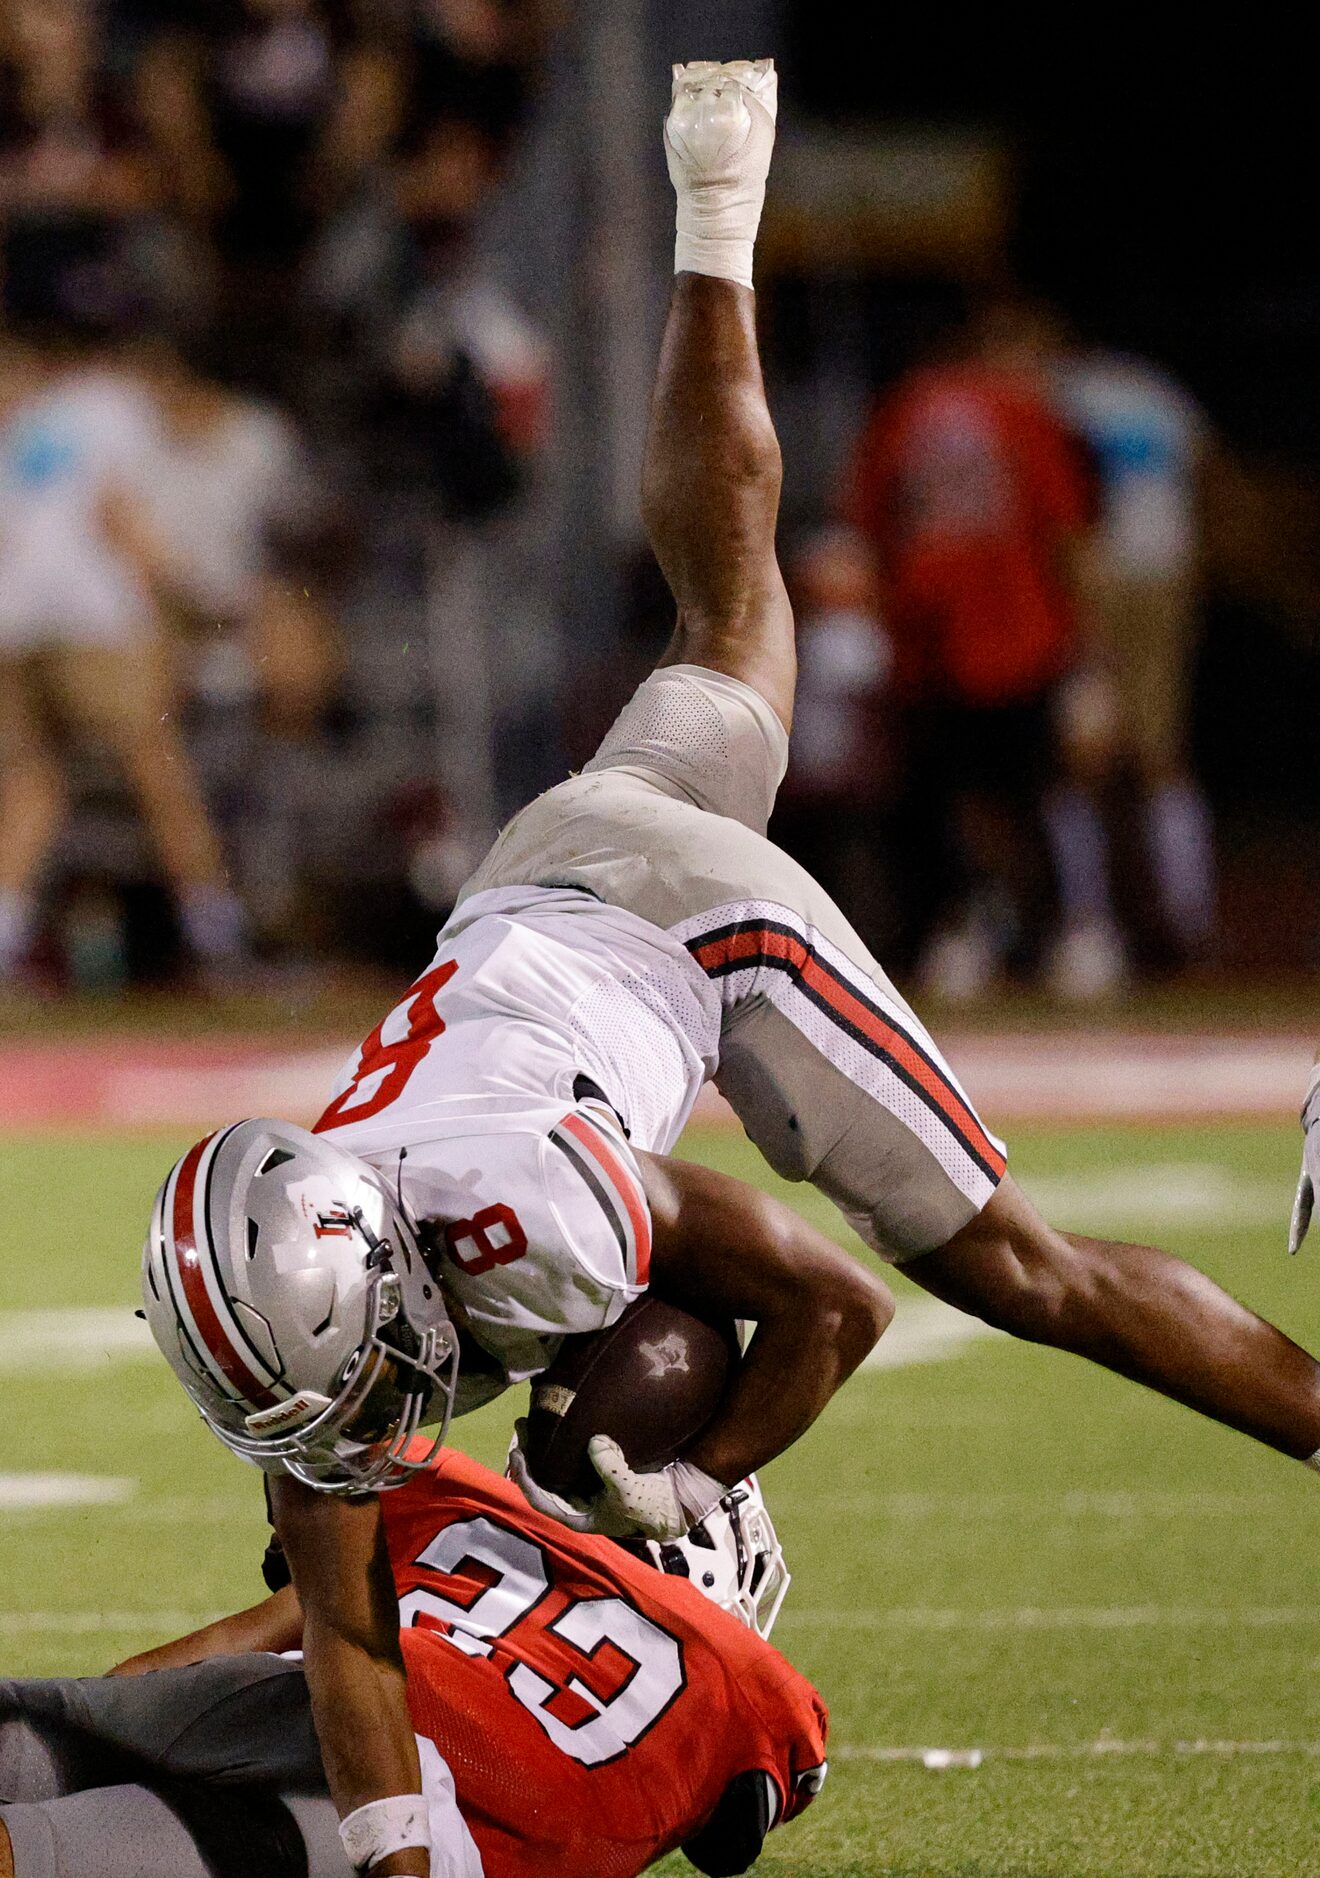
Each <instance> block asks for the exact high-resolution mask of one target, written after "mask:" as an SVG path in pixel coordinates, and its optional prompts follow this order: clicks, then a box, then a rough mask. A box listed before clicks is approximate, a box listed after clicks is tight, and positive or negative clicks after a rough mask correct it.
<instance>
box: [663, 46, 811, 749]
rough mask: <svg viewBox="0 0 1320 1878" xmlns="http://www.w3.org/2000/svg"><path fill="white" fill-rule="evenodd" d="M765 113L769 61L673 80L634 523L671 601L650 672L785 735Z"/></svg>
mask: <svg viewBox="0 0 1320 1878" xmlns="http://www.w3.org/2000/svg"><path fill="white" fill-rule="evenodd" d="M733 73H737V74H741V82H739V81H738V79H737V78H736V77H731V76H730V75H731V74H733ZM775 108H776V107H775V74H774V71H773V69H772V68H770V67H769V65H768V62H766V61H761V62H759V63H757V64H752V63H750V62H741V63H739V64H738V65H737V66H735V67H725V68H721V69H720V70H714V69H712V68H707V67H703V66H700V65H696V66H688V67H686V68H685V71H684V73H683V74H682V75H680V76H679V79H678V82H677V84H676V88H675V100H674V108H673V110H672V111H671V113H670V117H669V121H668V123H667V125H666V129H665V148H666V154H667V156H668V159H669V173H670V177H671V179H672V181H673V184H674V189H675V193H676V195H677V198H678V238H677V244H676V253H675V265H676V267H677V268H678V270H679V271H678V272H677V274H676V277H675V280H674V290H673V297H672V299H671V301H670V307H669V319H668V324H667V326H666V328H665V336H664V342H663V345H662V347H661V352H660V365H659V371H658V374H657V377H656V386H655V396H654V400H653V403H652V406H651V422H650V429H649V433H648V436H647V445H646V457H645V462H644V466H643V471H642V517H643V520H644V522H645V524H646V528H647V532H648V534H649V535H650V538H651V545H652V547H653V548H654V550H655V554H656V559H657V560H658V561H659V563H660V566H661V568H662V569H663V571H664V574H665V578H666V579H667V580H668V582H669V585H670V588H671V590H672V592H673V595H674V598H675V600H676V601H677V603H678V626H677V630H676V632H675V634H674V639H673V643H672V644H671V646H670V648H669V651H668V653H667V654H666V656H665V659H664V660H663V661H662V663H664V664H691V665H703V666H706V667H708V668H709V669H711V670H713V671H717V672H727V673H728V674H729V675H730V676H731V677H734V678H740V679H742V680H743V681H744V683H746V684H749V685H752V686H754V687H755V688H756V690H757V691H759V692H760V693H761V695H762V696H763V697H765V698H766V699H768V700H769V702H770V704H771V705H773V707H774V709H775V710H776V712H777V713H778V714H779V716H780V718H781V719H782V720H783V722H784V725H785V727H786V728H787V727H789V726H790V725H791V724H792V721H793V689H794V685H795V682H796V676H797V659H796V652H795V648H794V640H793V613H792V609H791V607H790V605H789V601H788V594H787V592H786V590H785V587H784V581H783V577H782V575H781V574H780V571H779V562H778V560H777V558H776V554H775V524H776V520H777V518H778V514H779V490H780V483H781V480H782V463H781V460H780V454H779V441H778V439H777V437H776V436H775V428H774V424H773V423H772V421H771V418H770V411H769V408H768V406H767V404H766V396H765V386H764V383H763V381H762V377H761V363H760V359H759V357H758V355H757V347H756V312H755V307H756V302H755V297H754V295H753V293H752V291H751V255H752V242H753V239H754V237H755V234H756V226H757V223H758V221H759V219H760V213H761V202H762V200H763V198H764V193H765V178H766V173H767V171H768V170H769V167H770V153H771V149H772V147H773V143H774V119H775ZM744 251H745V253H744ZM711 268H719V269H721V270H724V272H725V277H723V278H720V277H717V276H716V274H715V273H713V272H711V271H710V269H711ZM693 269H701V270H702V271H700V272H696V271H692V270H693Z"/></svg>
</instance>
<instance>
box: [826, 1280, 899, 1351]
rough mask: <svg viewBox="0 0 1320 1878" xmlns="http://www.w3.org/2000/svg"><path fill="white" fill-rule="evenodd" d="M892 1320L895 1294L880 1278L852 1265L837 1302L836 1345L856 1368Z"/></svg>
mask: <svg viewBox="0 0 1320 1878" xmlns="http://www.w3.org/2000/svg"><path fill="white" fill-rule="evenodd" d="M893 1321H894V1294H893V1293H892V1291H890V1289H889V1286H888V1285H887V1284H885V1282H884V1280H883V1279H880V1278H877V1277H876V1276H875V1275H874V1273H872V1272H868V1271H867V1270H865V1268H864V1267H863V1266H860V1265H857V1266H854V1267H853V1269H852V1270H851V1271H850V1273H849V1276H848V1283H847V1285H846V1286H845V1287H844V1288H843V1295H842V1297H841V1299H840V1301H839V1346H840V1350H841V1352H842V1353H843V1354H844V1355H845V1356H846V1357H847V1359H848V1366H849V1368H850V1369H855V1368H856V1367H857V1365H858V1364H859V1363H860V1362H861V1361H862V1359H863V1358H864V1357H867V1356H869V1355H870V1354H871V1351H872V1350H873V1349H874V1348H875V1346H876V1344H877V1343H879V1341H880V1339H881V1337H883V1336H884V1334H885V1332H886V1331H887V1330H888V1328H889V1326H890V1324H891V1323H892V1322H893Z"/></svg>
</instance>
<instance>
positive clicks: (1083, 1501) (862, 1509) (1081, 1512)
mask: <svg viewBox="0 0 1320 1878" xmlns="http://www.w3.org/2000/svg"><path fill="white" fill-rule="evenodd" d="M781 1502H798V1503H800V1504H802V1505H803V1506H805V1507H810V1509H811V1511H812V1512H813V1513H814V1514H816V1515H817V1516H818V1517H822V1516H824V1515H827V1514H828V1515H829V1516H830V1517H831V1518H841V1517H846V1518H849V1519H856V1518H874V1519H877V1520H879V1519H883V1520H888V1521H890V1522H893V1523H899V1522H917V1521H920V1520H925V1519H938V1520H942V1521H944V1522H946V1523H951V1522H952V1523H966V1524H969V1525H981V1524H984V1523H986V1522H987V1521H990V1520H1031V1519H1045V1520H1049V1521H1050V1523H1051V1524H1057V1523H1058V1522H1059V1521H1060V1520H1084V1519H1101V1520H1179V1519H1215V1520H1219V1519H1255V1520H1260V1519H1278V1518H1283V1517H1287V1516H1289V1515H1290V1514H1291V1513H1292V1512H1293V1511H1294V1509H1295V1506H1296V1499H1295V1496H1293V1495H1290V1494H1289V1495H1285V1494H1268V1493H1207V1492H1198V1491H1190V1492H1186V1493H1178V1492H1168V1491H1163V1490H1151V1491H1141V1490H1137V1491H1131V1492H1126V1491H1122V1492H1114V1493H1103V1492H1101V1493H1092V1492H1087V1491H1082V1490H1080V1489H1079V1490H1077V1491H1073V1492H1060V1491H1058V1490H1057V1489H1055V1490H1051V1489H1049V1488H1042V1489H1041V1490H1040V1491H1039V1492H1036V1493H941V1492H930V1493H898V1492H894V1493H888V1492H883V1491H879V1490H877V1491H876V1492H875V1493H838V1494H835V1493H829V1492H825V1493H822V1492H820V1491H819V1490H817V1489H814V1488H811V1489H804V1490H802V1491H798V1492H795V1491H794V1489H793V1487H792V1485H791V1484H790V1483H788V1482H786V1481H785V1482H780V1481H776V1483H775V1503H776V1505H778V1504H780V1503H781Z"/></svg>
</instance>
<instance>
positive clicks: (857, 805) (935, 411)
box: [779, 298, 1216, 1002]
mask: <svg viewBox="0 0 1320 1878" xmlns="http://www.w3.org/2000/svg"><path fill="white" fill-rule="evenodd" d="M1210 455H1211V453H1210V438H1209V434H1208V430H1207V426H1206V422H1205V420H1204V418H1203V416H1202V414H1201V413H1200V411H1199V410H1198V408H1197V407H1196V405H1195V404H1194V403H1193V401H1192V399H1191V398H1190V396H1189V395H1188V394H1187V392H1186V391H1185V390H1183V388H1182V387H1181V386H1179V385H1178V384H1177V383H1176V382H1175V381H1174V380H1173V379H1172V378H1171V377H1170V376H1169V375H1168V374H1167V373H1166V372H1164V371H1162V370H1160V369H1159V368H1157V367H1156V366H1155V365H1153V364H1150V363H1148V362H1146V361H1143V360H1140V359H1137V358H1132V357H1128V356H1123V355H1120V354H1116V353H1110V352H1107V351H1105V350H1103V349H1101V348H1098V347H1094V346H1088V345H1084V344H1082V343H1080V342H1078V341H1076V340H1074V339H1073V338H1072V337H1070V335H1069V334H1068V333H1067V331H1066V330H1065V328H1064V327H1063V325H1062V323H1061V322H1060V320H1059V319H1058V318H1057V316H1055V315H1054V314H1053V313H1052V312H1051V311H1050V310H1049V309H1047V308H1045V307H1042V306H1037V305H1034V304H1030V303H1028V302H1026V301H1024V300H1018V299H1014V298H997V299H993V300H991V301H989V302H980V303H977V304H975V305H973V306H972V308H971V309H970V311H969V312H968V314H967V316H966V317H965V319H963V320H962V321H961V322H959V323H958V324H957V325H956V326H955V327H954V328H953V329H951V330H949V331H948V332H946V333H945V334H944V335H943V336H942V338H941V339H940V341H939V342H938V343H937V344H932V345H931V346H930V347H929V348H928V349H927V351H926V355H925V356H924V357H922V358H921V359H920V360H919V361H918V362H917V363H916V364H914V365H913V366H912V367H911V368H910V369H909V370H908V371H907V372H906V373H904V374H903V375H901V376H900V377H899V379H898V380H897V381H896V382H895V383H894V384H892V385H891V386H889V387H888V388H887V389H886V390H885V391H884V392H883V394H882V395H881V396H880V398H879V399H878V401H877V402H876V404H875V407H874V409H873V410H872V412H871V414H870V416H869V419H868V420H867V421H866V422H865V423H864V425H863V426H862V428H861V431H860V435H859V437H858V440H857V443H856V445H855V448H854V451H853V454H852V459H851V463H850V465H849V467H848V470H847V474H846V477H845V479H844V487H843V489H842V490H841V491H840V493H839V501H838V510H837V515H836V517H835V520H834V523H833V525H832V526H831V527H829V528H828V529H826V530H825V531H823V532H822V533H820V534H817V535H814V536H812V537H810V538H809V539H808V540H807V541H806V542H805V543H804V544H803V545H802V548H801V550H800V552H799V554H798V555H797V558H796V562H795V565H794V567H793V569H792V572H793V579H794V584H795V586H796V590H797V600H798V608H799V619H800V645H801V663H802V680H801V703H800V706H799V713H800V715H799V721H798V724H797V727H796V730H795V736H794V761H793V765H792V768H791V769H790V774H789V779H788V783H787V785H786V789H785V793H784V797H783V798H782V800H783V807H782V809H781V812H780V818H779V819H780V827H779V833H780V836H781V839H783V840H784V841H785V842H786V844H787V845H789V846H790V847H792V848H793V849H794V850H795V851H796V852H798V853H799V855H800V856H801V858H803V859H804V860H806V859H809V858H810V857H811V855H812V853H813V851H815V864H816V865H817V867H818V868H821V869H822V870H823V871H824V872H825V874H826V876H827V877H828V880H829V884H830V885H831V886H833V887H834V889H835V891H836V892H837V893H838V894H839V895H840V897H842V898H843V899H844V901H845V904H848V905H850V906H852V907H855V908H857V909H858V910H859V918H860V920H861V922H862V924H863V925H865V926H866V927H867V928H868V933H869V936H870V937H871V938H872V939H873V941H874V942H875V943H876V944H877V945H878V947H879V948H880V950H881V952H882V955H883V956H885V957H887V958H893V959H895V960H896V961H897V963H898V966H899V968H900V969H902V970H905V971H906V972H909V973H912V974H914V975H915V977H916V979H917V981H918V983H919V985H920V986H921V988H922V989H923V990H924V991H925V992H926V993H927V994H928V995H934V996H936V997H939V998H943V999H945V1000H947V1001H959V1000H967V999H971V998H974V997H977V996H979V995H981V994H983V993H984V992H986V991H987V990H989V989H991V988H992V987H993V986H995V985H996V984H998V983H1000V982H1002V981H1003V980H1004V979H1005V978H1006V977H1013V978H1018V979H1022V978H1034V977H1042V978H1043V979H1044V981H1045V983H1046V984H1047V985H1048V987H1049V988H1050V990H1051V991H1052V992H1053V993H1054V994H1055V995H1057V996H1059V997H1061V998H1063V999H1065V1000H1068V1001H1072V1002H1087V1001H1090V1000H1092V999H1096V998H1101V997H1106V996H1109V995H1111V994H1112V993H1114V992H1115V991H1118V990H1120V989H1122V988H1123V987H1124V986H1125V985H1126V984H1127V983H1128V982H1129V981H1130V979H1131V978H1132V976H1133V975H1134V973H1135V972H1136V971H1137V970H1141V971H1143V972H1149V971H1152V970H1157V971H1167V970H1169V969H1179V970H1181V969H1185V968H1188V967H1193V966H1199V965H1203V964H1206V963H1209V962H1210V961H1211V960H1212V958H1213V955H1214V950H1215V940H1216V908H1215V898H1216V895H1215V878H1214V872H1215V870H1214V857H1213V843H1212V833H1211V826H1210V816H1209V812H1208V809H1207V806H1206V802H1205V798H1204V795H1203V793H1202V791H1201V789H1200V788H1199V787H1198V784H1197V782H1196V780H1195V778H1194V776H1193V773H1192V769H1191V761H1190V754H1191V742H1190V731H1191V725H1190V689H1191V673H1192V666H1193V661H1194V658H1195V654H1196V650H1197V643H1196V641H1197V631H1198V579H1199V571H1200V569H1199V560H1200V516H1201V503H1202V489H1203V485H1204V481H1205V477H1206V473H1207V470H1208V468H1209V464H1210ZM822 819H824V820H826V821H827V822H828V825H829V827H830V829H831V831H832V838H831V839H830V840H829V841H828V842H827V843H826V844H825V845H824V848H823V849H821V847H820V845H819V840H818V836H817V833H816V829H817V826H818V824H819V823H820V822H821V821H822Z"/></svg>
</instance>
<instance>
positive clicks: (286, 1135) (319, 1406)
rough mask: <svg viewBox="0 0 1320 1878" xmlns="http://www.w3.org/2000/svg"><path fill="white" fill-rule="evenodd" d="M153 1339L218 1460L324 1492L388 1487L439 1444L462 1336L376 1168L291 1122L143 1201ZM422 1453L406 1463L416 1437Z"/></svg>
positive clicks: (237, 1142)
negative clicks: (225, 1456) (220, 1447)
mask: <svg viewBox="0 0 1320 1878" xmlns="http://www.w3.org/2000/svg"><path fill="white" fill-rule="evenodd" d="M142 1295H143V1300H144V1302H145V1305H146V1317H147V1322H148V1324H149V1325H150V1326H151V1334H152V1335H153V1337H154V1338H155V1339H156V1342H157V1344H158V1345H159V1346H160V1349H161V1351H162V1353H163V1354H164V1356H165V1357H166V1359H167V1361H168V1362H169V1364H170V1366H171V1367H172V1368H173V1370H174V1373H175V1375H176V1376H177V1377H178V1378H179V1381H180V1382H181V1383H182V1384H183V1386H184V1388H185V1389H186V1390H187V1391H188V1394H189V1395H190V1396H191V1397H192V1399H193V1401H194V1402H195V1403H196V1405H197V1407H198V1409H199V1410H200V1411H201V1414H202V1419H203V1420H204V1421H205V1422H206V1424H207V1426H208V1427H209V1428H211V1429H212V1430H213V1432H214V1433H215V1434H216V1435H218V1436H219V1438H220V1440H221V1441H223V1442H224V1444H225V1446H226V1447H228V1448H232V1449H233V1451H234V1453H235V1454H238V1455H241V1456H242V1457H243V1459H244V1460H248V1461H253V1462H255V1463H256V1465H257V1466H259V1467H261V1468H264V1469H265V1470H266V1471H267V1472H268V1473H280V1472H284V1473H289V1474H292V1475H293V1476H294V1478H295V1479H297V1480H301V1481H303V1482H305V1483H306V1484H307V1485H308V1486H311V1487H317V1488H320V1489H321V1490H322V1491H324V1492H327V1493H362V1492H379V1491H381V1490H383V1489H385V1488H388V1487H397V1486H401V1485H402V1484H403V1482H404V1481H405V1480H406V1479H407V1478H408V1477H409V1476H410V1475H411V1474H413V1473H415V1472H416V1471H417V1470H418V1469H419V1468H423V1467H425V1466H426V1465H427V1464H428V1462H429V1461H430V1460H431V1459H432V1457H433V1456H434V1454H435V1452H436V1450H437V1449H438V1448H439V1447H440V1445H441V1443H442V1442H443V1441H444V1437H445V1430H446V1429H447V1427H448V1425H449V1416H450V1413H451V1410H452V1408H453V1399H454V1389H455V1386H456V1384H457V1380H458V1337H457V1335H456V1333H455V1331H454V1328H453V1325H452V1324H451V1323H450V1320H449V1314H448V1312H447V1310H446V1309H445V1304H444V1299H443V1297H442V1296H441V1292H440V1286H439V1284H438V1283H437V1281H436V1279H435V1277H434V1275H433V1274H432V1273H431V1271H430V1270H429V1269H428V1267H427V1264H426V1261H425V1259H424V1258H423V1256H422V1252H421V1248H420V1246H419V1245H418V1241H417V1236H416V1233H415V1232H414V1230H413V1228H412V1227H411V1226H410V1225H409V1223H408V1221H407V1219H406V1218H405V1217H404V1214H403V1211H402V1209H401V1207H400V1206H399V1205H398V1204H397V1203H396V1201H395V1200H394V1199H393V1198H392V1197H391V1196H390V1194H389V1192H388V1190H387V1188H386V1185H385V1183H384V1182H383V1180H382V1179H381V1177H380V1176H379V1175H378V1174H377V1173H376V1172H375V1170H374V1169H373V1168H371V1167H369V1166H368V1165H367V1164H366V1162H365V1161H362V1160H359V1159H358V1157H357V1156H356V1155H354V1154H349V1153H347V1152H346V1151H345V1150H344V1149H343V1148H338V1147H335V1146H333V1145H332V1144H331V1143H330V1142H328V1141H326V1140H324V1139H323V1138H322V1137H320V1136H318V1135H312V1134H309V1133H308V1132H307V1130H306V1129H305V1128H296V1127H294V1126H293V1125H292V1124H291V1123H289V1122H274V1121H245V1122H236V1123H235V1124H234V1125H233V1127H231V1128H223V1129H221V1130H220V1131H219V1132H218V1133H217V1134H214V1135H209V1136H208V1137H207V1138H206V1139H205V1140H204V1141H199V1142H198V1143H197V1144H196V1146H195V1147H193V1148H190V1149H189V1151H188V1153H187V1154H185V1155H184V1157H183V1159H182V1160H181V1161H179V1162H178V1164H177V1165H176V1166H175V1167H174V1168H173V1169H172V1170H171V1172H170V1175H169V1177H168V1179H167V1180H166V1181H165V1184H164V1186H163V1187H162V1188H161V1190H160V1192H159V1193H158V1194H157V1196H156V1205H155V1210H154V1212H153V1214H152V1219H151V1229H150V1231H149V1233H148V1235H147V1243H146V1246H145V1248H144V1251H143V1257H142ZM424 1422H426V1423H430V1422H438V1423H439V1432H438V1434H437V1435H436V1438H435V1440H434V1442H432V1443H430V1444H429V1445H428V1446H426V1447H425V1448H424V1449H423V1450H422V1451H421V1452H420V1453H419V1454H418V1455H416V1456H409V1457H408V1458H406V1459H405V1452H406V1450H407V1448H408V1446H409V1443H410V1442H411V1441H412V1440H413V1437H414V1436H415V1435H416V1433H417V1430H418V1428H419V1427H420V1426H421V1425H422V1424H423V1423H424Z"/></svg>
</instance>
